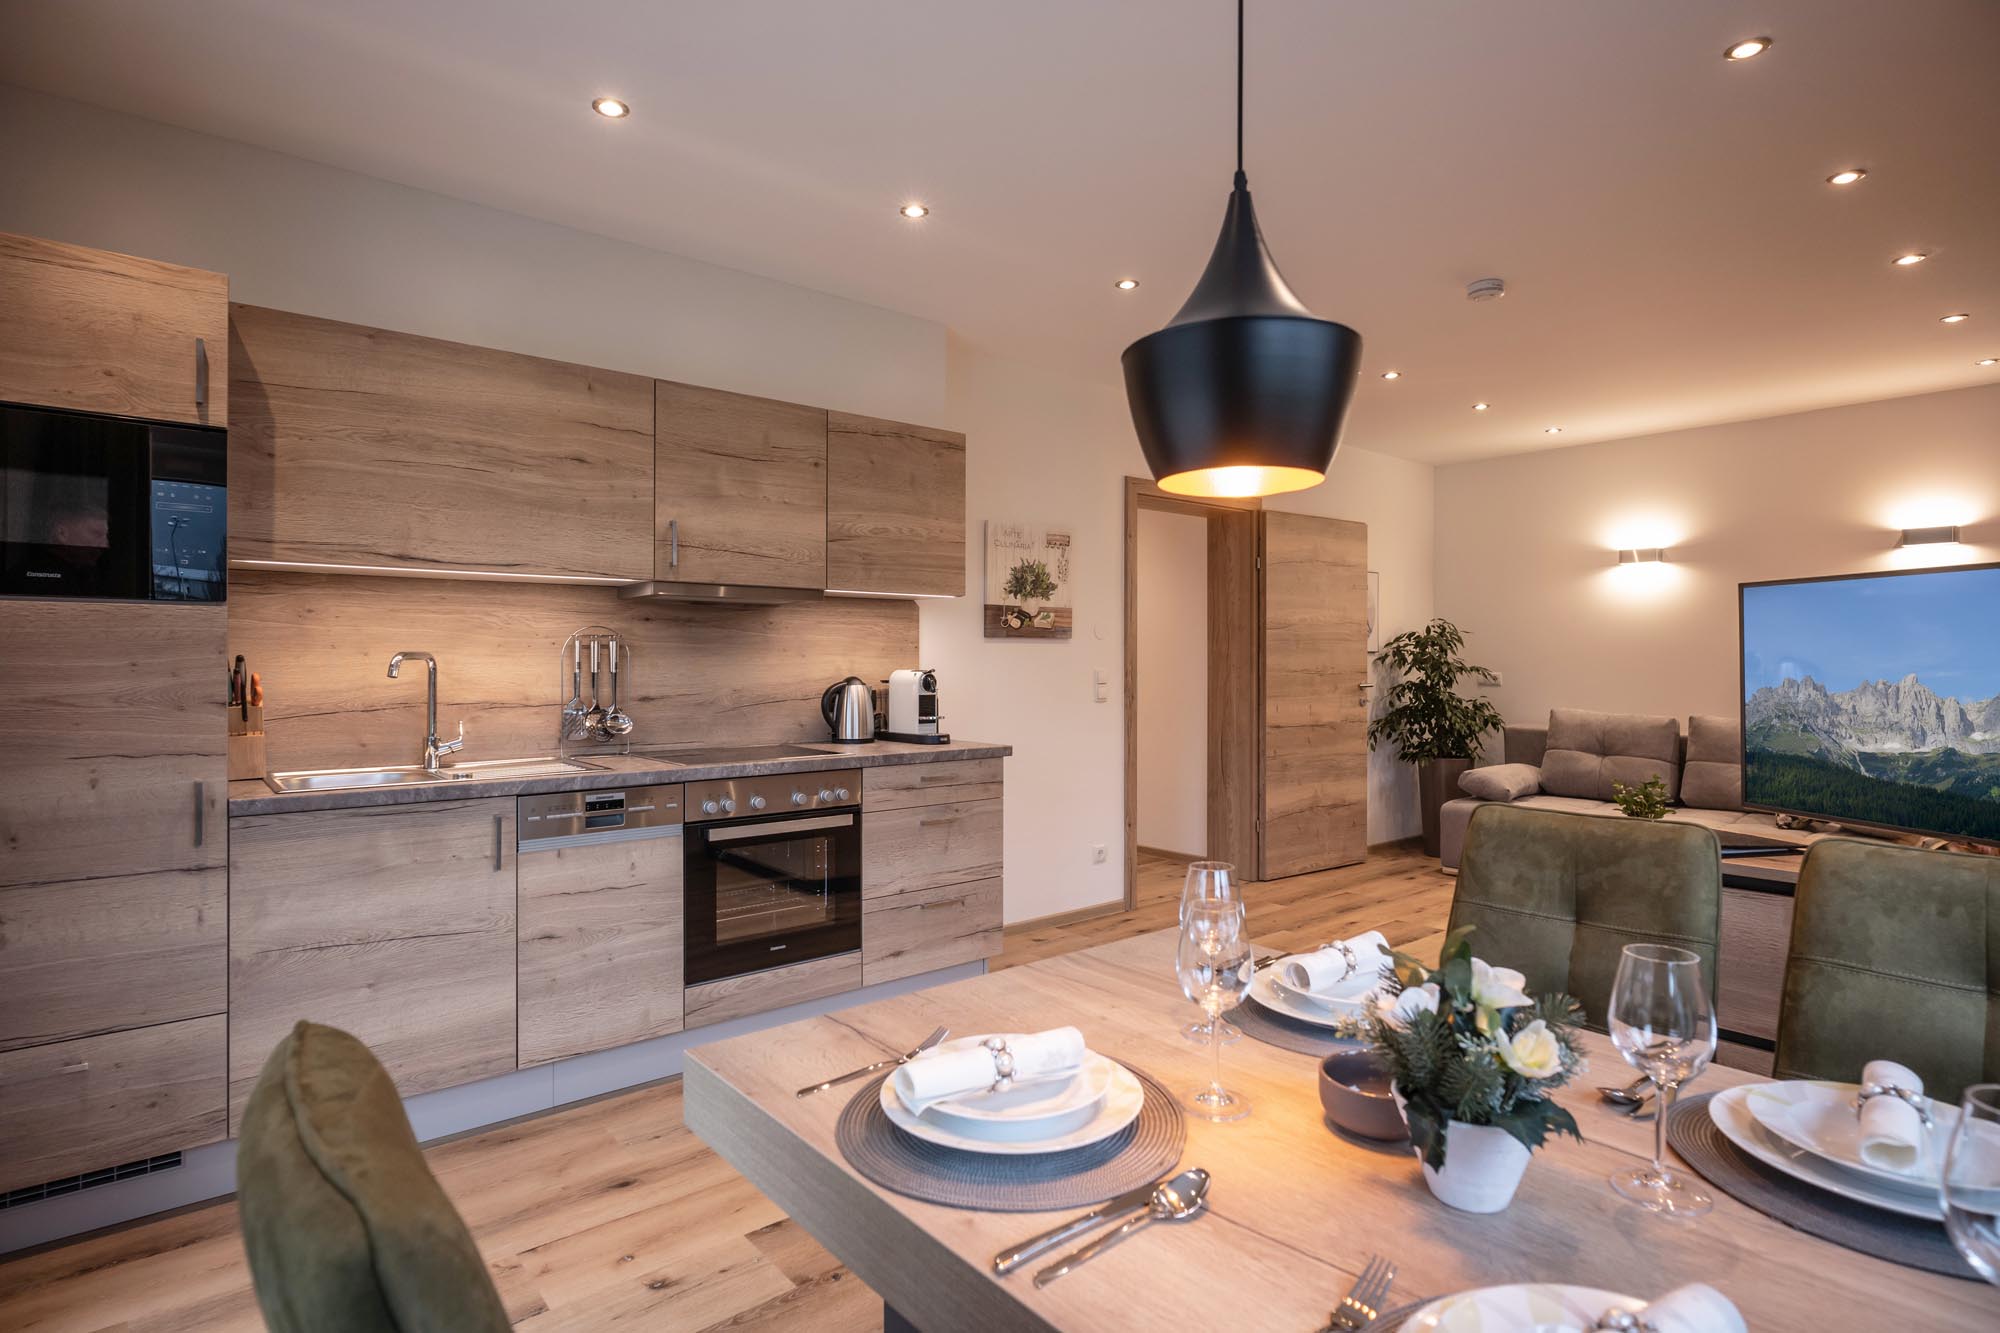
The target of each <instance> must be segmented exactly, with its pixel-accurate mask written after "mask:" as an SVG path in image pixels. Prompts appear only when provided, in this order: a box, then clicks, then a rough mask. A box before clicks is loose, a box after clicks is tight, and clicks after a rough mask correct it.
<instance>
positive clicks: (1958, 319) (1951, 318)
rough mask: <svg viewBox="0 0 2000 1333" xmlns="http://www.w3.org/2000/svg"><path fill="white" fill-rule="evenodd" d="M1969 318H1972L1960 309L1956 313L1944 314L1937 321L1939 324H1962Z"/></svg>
mask: <svg viewBox="0 0 2000 1333" xmlns="http://www.w3.org/2000/svg"><path fill="white" fill-rule="evenodd" d="M1971 318H1972V316H1970V315H1968V314H1965V313H1964V312H1963V311H1961V312H1960V313H1958V314H1956V315H1946V316H1945V317H1944V318H1943V319H1941V320H1939V321H1938V323H1940V324H1963V323H1965V321H1966V320H1968V319H1971Z"/></svg>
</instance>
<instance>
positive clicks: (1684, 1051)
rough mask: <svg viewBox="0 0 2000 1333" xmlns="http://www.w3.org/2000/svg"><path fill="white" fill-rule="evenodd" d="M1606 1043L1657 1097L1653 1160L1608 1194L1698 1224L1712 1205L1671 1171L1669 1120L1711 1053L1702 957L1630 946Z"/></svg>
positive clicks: (1690, 1181)
mask: <svg viewBox="0 0 2000 1333" xmlns="http://www.w3.org/2000/svg"><path fill="white" fill-rule="evenodd" d="M1608 1017H1609V1019H1610V1025H1611V1041H1612V1044H1613V1045H1615V1046H1617V1047H1618V1050H1619V1053H1620V1054H1622V1055H1623V1056H1624V1057H1625V1060H1626V1063H1628V1064H1630V1065H1631V1066H1632V1067H1633V1068H1635V1069H1637V1070H1638V1071H1639V1072H1640V1073H1642V1074H1644V1075H1645V1076H1646V1077H1647V1078H1648V1079H1649V1080H1651V1081H1652V1084H1653V1086H1654V1087H1655V1088H1656V1089H1658V1091H1659V1103H1658V1107H1659V1109H1658V1110H1656V1111H1655V1112H1654V1114H1653V1160H1652V1163H1651V1164H1650V1165H1648V1166H1642V1167H1638V1168H1636V1169H1635V1170H1631V1171H1621V1172H1619V1173H1618V1174H1616V1175H1614V1176H1612V1177H1611V1188H1612V1189H1614V1190H1617V1191H1618V1192H1619V1193H1620V1194H1622V1195H1624V1196H1625V1197H1626V1198H1628V1199H1630V1200H1632V1201H1633V1202H1634V1203H1637V1204H1640V1205H1641V1206H1643V1207H1646V1208H1650V1209H1652V1210H1653V1211H1654V1212H1656V1213H1666V1214H1668V1215H1670V1216H1673V1217H1699V1216H1700V1215H1701V1214H1703V1213H1705V1212H1707V1211H1708V1210H1709V1209H1710V1208H1712V1207H1714V1206H1715V1201H1714V1200H1713V1199H1711V1198H1709V1196H1708V1195H1706V1194H1704V1193H1702V1192H1701V1189H1700V1182H1699V1181H1697V1180H1696V1179H1695V1178H1694V1177H1692V1176H1689V1175H1687V1174H1686V1173H1684V1172H1680V1171H1674V1170H1671V1169H1669V1168H1668V1166H1667V1162H1666V1157H1667V1113H1668V1112H1669V1111H1671V1110H1672V1109H1673V1105H1674V1093H1675V1092H1677V1091H1678V1090H1679V1089H1680V1086H1681V1085H1682V1084H1683V1083H1686V1082H1688V1081H1689V1080H1690V1079H1692V1078H1694V1076H1695V1075H1697V1074H1699V1073H1700V1072H1701V1071H1702V1070H1704V1069H1706V1068H1707V1067H1708V1062H1709V1058H1710V1057H1711V1056H1713V1055H1714V1054H1715V1038H1716V1030H1715V1006H1714V1005H1712V1004H1711V1003H1709V998H1708V982H1707V979H1706V978H1705V977H1703V976H1702V974H1701V958H1700V957H1699V956H1698V955H1696V954H1693V953H1690V952H1688V951H1687V950H1686V949H1676V948H1674V947H1673V946H1672V945H1670V944H1628V945H1626V946H1625V949H1624V952H1623V953H1621V954H1620V955H1619V958H1618V975H1617V976H1616V977H1615V978H1614V979H1613V980H1612V983H1611V1012H1610V1014H1609V1015H1608Z"/></svg>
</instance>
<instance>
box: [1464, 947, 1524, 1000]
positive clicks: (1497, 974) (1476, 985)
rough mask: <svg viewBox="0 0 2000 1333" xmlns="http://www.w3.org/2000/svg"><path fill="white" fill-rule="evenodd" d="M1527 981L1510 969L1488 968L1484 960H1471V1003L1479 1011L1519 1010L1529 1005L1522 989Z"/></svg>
mask: <svg viewBox="0 0 2000 1333" xmlns="http://www.w3.org/2000/svg"><path fill="white" fill-rule="evenodd" d="M1527 984H1528V979H1527V978H1526V977H1524V976H1522V975H1521V974H1520V973H1519V972H1516V971H1515V970H1514V969H1513V968H1511V967H1489V966H1487V963H1486V960H1485V959H1484V958H1475V959H1473V960H1472V1002H1473V1003H1474V1004H1475V1005H1477V1006H1479V1007H1480V1008H1481V1009H1519V1008H1522V1007H1524V1006H1526V1005H1527V1004H1529V1003H1531V1001H1530V1000H1529V999H1528V995H1527V992H1526V991H1525V990H1524V989H1523V987H1525V986H1526V985H1527Z"/></svg>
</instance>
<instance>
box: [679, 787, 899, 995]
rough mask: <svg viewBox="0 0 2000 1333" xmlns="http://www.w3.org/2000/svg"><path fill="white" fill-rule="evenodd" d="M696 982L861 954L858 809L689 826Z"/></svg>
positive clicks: (690, 945)
mask: <svg viewBox="0 0 2000 1333" xmlns="http://www.w3.org/2000/svg"><path fill="white" fill-rule="evenodd" d="M686 838H687V859H686V867H685V869H686V874H685V877H684V882H683V883H684V891H685V894H686V898H687V922H686V931H687V967H686V975H687V981H688V983H689V984H696V983H699V982H703V981H720V980H721V979H723V978H724V977H733V976H741V975H743V974H744V973H746V972H760V971H762V970H764V969H765V968H770V967H784V966H787V965H789V964H792V963H799V962H804V961H806V960H807V959H812V958H825V957H827V956H829V955H831V954H837V953H848V952H851V951H852V950H855V949H859V948H860V947H861V817H860V814H859V812H857V811H854V810H834V811H827V812H824V813H818V814H811V815H798V816H792V815H778V816H774V817H772V818H769V819H741V820H731V821H728V822H725V823H718V824H691V825H689V826H688V828H687V833H686Z"/></svg>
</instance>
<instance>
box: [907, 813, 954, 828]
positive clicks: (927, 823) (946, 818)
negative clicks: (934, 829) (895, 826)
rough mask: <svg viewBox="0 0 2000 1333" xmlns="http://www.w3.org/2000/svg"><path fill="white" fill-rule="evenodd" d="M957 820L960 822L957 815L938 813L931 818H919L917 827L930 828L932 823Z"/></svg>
mask: <svg viewBox="0 0 2000 1333" xmlns="http://www.w3.org/2000/svg"><path fill="white" fill-rule="evenodd" d="M957 822H958V816H957V815H938V816H936V817H934V818H931V819H919V820H918V821H917V827H918V828H930V827H931V826H932V825H935V824H956V823H957Z"/></svg>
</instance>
